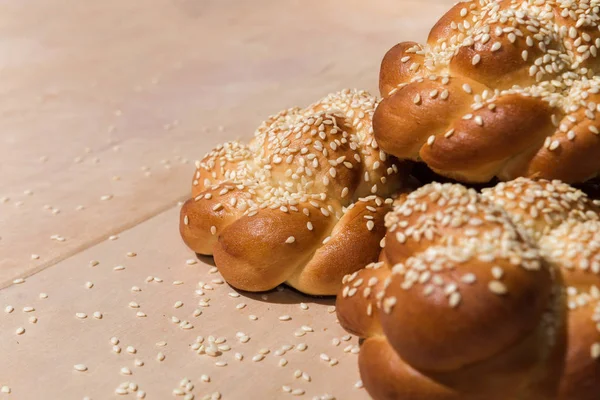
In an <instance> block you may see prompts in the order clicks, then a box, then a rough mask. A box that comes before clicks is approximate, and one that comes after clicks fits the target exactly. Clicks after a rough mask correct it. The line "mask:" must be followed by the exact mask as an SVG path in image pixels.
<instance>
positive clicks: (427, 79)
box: [374, 0, 600, 183]
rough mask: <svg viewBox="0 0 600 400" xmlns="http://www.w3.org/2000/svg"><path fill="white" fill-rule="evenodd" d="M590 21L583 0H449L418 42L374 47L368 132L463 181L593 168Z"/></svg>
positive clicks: (577, 174)
mask: <svg viewBox="0 0 600 400" xmlns="http://www.w3.org/2000/svg"><path fill="white" fill-rule="evenodd" d="M599 20H600V15H599V13H598V9H597V8H595V7H589V6H588V2H571V1H563V0H544V1H541V2H531V1H524V0H502V1H492V0H483V1H480V0H477V1H466V2H460V3H458V4H456V5H455V6H454V7H452V8H451V9H450V10H449V11H448V12H447V13H446V14H445V15H444V16H442V18H440V20H439V21H438V22H437V24H436V25H435V26H434V27H433V28H432V30H431V32H430V35H429V38H428V41H427V45H425V46H422V45H419V44H415V43H412V42H405V43H399V44H397V45H396V46H394V47H393V48H392V49H391V50H390V51H389V52H388V53H387V54H386V56H385V57H384V59H383V62H382V64H381V72H380V90H381V95H382V96H383V97H384V100H383V101H382V102H381V104H380V106H379V110H378V112H377V113H376V115H375V119H374V129H375V136H376V138H377V140H378V141H379V142H380V143H381V145H382V148H383V149H384V150H386V151H388V152H389V153H391V154H393V155H395V156H397V157H399V158H401V159H410V160H415V161H421V160H422V161H424V162H425V163H427V164H428V165H429V166H430V167H431V168H432V169H433V170H434V171H436V172H437V173H439V174H440V175H443V176H446V177H450V178H452V179H456V180H460V181H465V182H473V183H477V182H487V181H489V180H491V179H492V178H493V177H498V178H500V179H502V180H511V179H514V178H516V177H518V176H526V177H538V178H540V177H541V178H547V179H561V180H563V181H565V182H568V183H576V182H583V181H585V180H588V179H591V178H594V177H595V176H597V175H598V173H599V171H600V160H599V159H598V157H596V156H595V154H597V153H598V151H599V150H600V124H598V122H597V121H598V119H599V118H597V117H596V114H597V112H598V109H597V104H598V102H599V101H598V93H599V91H600V77H598V76H597V74H596V71H597V69H594V68H596V67H598V66H600V60H599V59H598V54H597V53H598V50H597V49H598V47H599V46H600V33H599V31H598V21H599ZM456 82H460V85H456ZM442 93H444V94H443V96H442ZM411 103H414V104H411ZM426 143H428V144H430V146H426V145H425V144H426ZM431 145H432V146H431Z"/></svg>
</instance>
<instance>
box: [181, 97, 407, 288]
mask: <svg viewBox="0 0 600 400" xmlns="http://www.w3.org/2000/svg"><path fill="white" fill-rule="evenodd" d="M376 105H377V101H376V99H375V98H374V97H373V96H371V95H370V94H369V93H367V92H365V91H358V90H344V91H341V92H339V93H335V94H331V95H329V96H327V97H325V98H324V99H322V100H321V101H319V102H317V103H315V104H313V105H311V106H309V107H307V108H305V109H300V108H297V107H296V108H292V109H289V110H285V111H283V112H281V113H279V114H277V115H275V116H272V117H270V118H269V119H267V120H266V121H265V122H264V123H263V124H262V125H261V126H260V127H259V128H258V130H257V131H256V133H255V135H254V138H253V139H252V141H251V142H250V143H249V144H248V145H244V144H242V143H239V142H229V143H225V144H223V145H221V146H218V147H217V148H215V149H214V150H213V151H211V152H210V153H208V154H207V155H206V156H205V157H204V159H203V160H202V161H199V162H197V163H196V167H197V169H196V172H195V174H194V179H193V185H192V198H190V199H189V200H188V201H186V202H185V204H184V205H183V208H182V209H181V218H180V232H181V236H182V238H183V240H184V241H185V243H186V244H187V245H188V246H189V247H190V248H191V249H192V250H193V251H195V252H196V253H199V254H205V255H213V256H214V260H215V264H216V265H217V267H218V268H219V271H220V272H221V274H222V275H223V277H224V278H225V279H226V280H227V282H228V283H229V284H231V285H232V286H234V287H236V288H239V289H241V290H247V291H264V290H270V289H273V288H275V287H276V286H278V285H280V284H282V283H287V284H288V285H290V286H292V287H294V288H296V289H298V290H300V291H302V292H304V293H307V294H313V295H332V294H335V293H336V292H337V290H338V289H339V287H340V285H341V281H342V277H343V276H344V275H346V274H348V273H352V272H354V271H356V270H358V269H359V268H362V267H363V266H364V265H365V264H366V263H369V262H372V261H375V260H377V257H378V254H379V252H380V246H379V243H380V240H381V239H382V238H383V236H384V234H385V227H384V222H383V219H384V215H385V214H386V213H387V212H388V211H389V210H390V209H391V198H389V197H390V196H391V195H392V194H394V193H396V192H397V191H398V190H399V189H400V188H401V186H402V183H403V180H404V178H405V177H406V171H407V169H406V166H405V165H404V164H398V163H397V162H395V161H394V160H393V159H392V158H390V157H388V156H387V155H386V154H385V153H384V152H383V151H381V150H380V149H379V146H378V145H377V142H376V141H375V139H374V138H373V132H372V124H371V119H372V115H373V111H374V109H375V107H376Z"/></svg>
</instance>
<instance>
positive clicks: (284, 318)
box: [279, 315, 292, 321]
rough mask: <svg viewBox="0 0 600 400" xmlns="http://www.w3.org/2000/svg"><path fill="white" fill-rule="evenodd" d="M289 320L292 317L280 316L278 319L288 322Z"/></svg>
mask: <svg viewBox="0 0 600 400" xmlns="http://www.w3.org/2000/svg"><path fill="white" fill-rule="evenodd" d="M291 319H292V317H290V316H289V315H282V316H280V317H279V320H280V321H289V320H291Z"/></svg>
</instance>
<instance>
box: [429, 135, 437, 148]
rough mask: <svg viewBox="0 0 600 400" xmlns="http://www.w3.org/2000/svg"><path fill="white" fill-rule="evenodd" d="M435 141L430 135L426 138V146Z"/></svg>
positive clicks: (433, 136)
mask: <svg viewBox="0 0 600 400" xmlns="http://www.w3.org/2000/svg"><path fill="white" fill-rule="evenodd" d="M434 141H435V135H431V136H429V137H428V138H427V145H429V146H431V145H433V142H434Z"/></svg>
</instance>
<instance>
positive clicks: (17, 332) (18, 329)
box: [15, 327, 25, 335]
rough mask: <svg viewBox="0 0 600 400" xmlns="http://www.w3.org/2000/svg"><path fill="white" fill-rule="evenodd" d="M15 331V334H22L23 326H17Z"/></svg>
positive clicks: (23, 331)
mask: <svg viewBox="0 0 600 400" xmlns="http://www.w3.org/2000/svg"><path fill="white" fill-rule="evenodd" d="M15 333H16V334H17V335H22V334H24V333H25V328H23V327H19V328H17V330H16V331H15Z"/></svg>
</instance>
